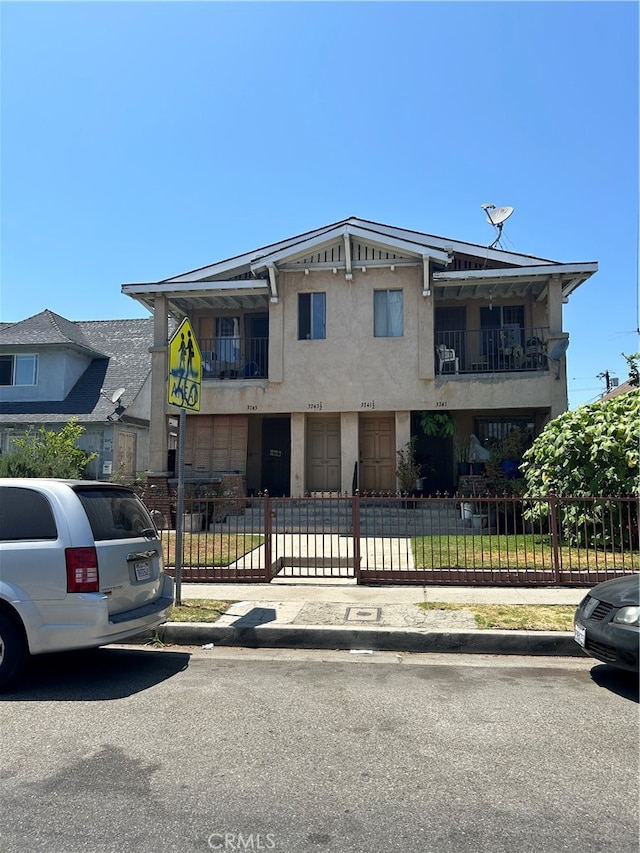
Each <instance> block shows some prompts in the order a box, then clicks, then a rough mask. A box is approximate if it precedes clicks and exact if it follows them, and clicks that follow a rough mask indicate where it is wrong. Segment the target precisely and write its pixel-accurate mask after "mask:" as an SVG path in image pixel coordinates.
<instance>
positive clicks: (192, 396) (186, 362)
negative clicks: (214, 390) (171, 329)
mask: <svg viewBox="0 0 640 853" xmlns="http://www.w3.org/2000/svg"><path fill="white" fill-rule="evenodd" d="M201 373H202V356H201V355H200V347H199V346H198V342H197V340H196V336H195V335H194V334H193V329H192V328H191V323H190V322H189V321H188V320H187V319H186V318H185V319H184V320H183V321H182V323H180V326H179V327H178V330H177V332H176V333H175V335H174V336H173V337H172V338H171V340H170V341H169V381H168V383H167V400H168V401H169V403H170V404H171V405H172V406H180V408H182V409H192V410H193V411H194V412H199V411H200V377H201Z"/></svg>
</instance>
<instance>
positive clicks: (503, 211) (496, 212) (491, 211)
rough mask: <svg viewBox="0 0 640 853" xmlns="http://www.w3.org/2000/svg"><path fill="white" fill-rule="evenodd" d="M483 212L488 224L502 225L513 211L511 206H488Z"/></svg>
mask: <svg viewBox="0 0 640 853" xmlns="http://www.w3.org/2000/svg"><path fill="white" fill-rule="evenodd" d="M483 207H484V205H483ZM485 212H486V214H487V222H488V223H489V225H502V223H503V222H505V221H506V220H507V219H508V218H509V217H510V216H511V214H512V213H513V208H512V207H492V206H488V207H486V208H485Z"/></svg>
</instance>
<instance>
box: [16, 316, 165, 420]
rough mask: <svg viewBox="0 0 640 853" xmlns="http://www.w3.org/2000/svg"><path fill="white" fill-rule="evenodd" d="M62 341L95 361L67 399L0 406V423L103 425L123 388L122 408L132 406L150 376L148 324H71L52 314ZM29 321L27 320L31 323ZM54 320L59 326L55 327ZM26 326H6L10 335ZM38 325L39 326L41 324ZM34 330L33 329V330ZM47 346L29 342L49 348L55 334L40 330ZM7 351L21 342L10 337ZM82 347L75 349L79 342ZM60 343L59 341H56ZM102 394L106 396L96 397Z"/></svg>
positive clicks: (145, 321) (142, 321) (29, 328)
mask: <svg viewBox="0 0 640 853" xmlns="http://www.w3.org/2000/svg"><path fill="white" fill-rule="evenodd" d="M46 314H52V312H47V311H43V312H42V314H38V315H36V318H42V317H43V316H44V315H46ZM53 316H54V317H55V318H56V324H57V325H58V326H59V329H61V330H64V331H61V332H60V334H62V335H63V337H64V338H65V340H67V341H69V342H75V343H76V344H77V345H82V346H84V348H85V349H86V350H88V354H89V355H90V356H91V354H93V355H94V357H93V358H92V360H91V362H90V364H89V366H88V367H87V369H86V370H85V372H84V373H83V374H82V376H81V377H80V378H79V379H78V381H77V382H76V384H75V385H74V387H73V388H72V389H71V391H70V392H69V394H68V395H67V397H66V399H64V400H60V401H46V400H37V401H32V402H18V401H15V402H0V423H4V424H11V423H34V424H44V423H62V422H65V421H68V420H69V419H70V418H71V417H77V419H78V421H79V422H80V423H84V424H86V423H95V422H98V423H99V422H104V421H106V420H107V416H108V415H111V414H112V413H113V411H114V409H115V405H114V403H112V402H111V400H110V399H109V397H110V395H111V393H113V392H114V391H115V390H116V389H117V388H124V389H125V393H124V394H123V396H122V399H121V401H120V402H121V404H122V405H123V406H124V407H125V408H126V407H127V406H128V405H131V403H132V402H133V401H134V400H135V398H136V397H137V395H138V394H139V393H140V390H141V388H142V386H143V384H144V382H145V380H146V379H147V377H148V376H149V373H150V371H151V356H150V354H149V347H151V346H152V344H153V318H152V317H149V318H145V319H136V320H86V321H76V322H72V321H70V320H65V318H64V317H60V315H58V314H53ZM36 318H29V319H36ZM58 320H62V321H63V323H62V324H59V323H58ZM27 322H28V321H21V322H19V323H11V324H7V325H8V326H10V327H11V329H13V331H14V332H15V331H16V330H17V329H18V327H24V325H25V323H27ZM40 322H42V321H40V320H39V321H38V323H40ZM35 325H37V324H35ZM26 328H27V335H28V336H29V337H30V336H31V335H32V332H33V325H32V324H28V325H27V327H26ZM42 328H43V331H44V333H45V336H46V337H47V341H45V342H41V341H40V342H39V341H37V340H35V339H31V340H30V341H28V343H29V346H30V347H32V348H35V347H36V346H37V344H38V343H46V344H47V345H50V344H51V343H54V342H55V341H53V340H52V337H53V336H54V335H55V332H52V331H51V330H50V329H48V328H47V323H46V322H44V323H43V325H42ZM7 331H8V329H7V327H6V326H5V328H0V342H1V344H4V338H3V333H5V332H7ZM10 339H11V340H12V341H14V340H15V341H16V342H15V343H12V344H11V345H12V346H14V347H15V346H20V345H21V344H23V343H25V341H24V340H23V339H22V338H21V337H20V336H15V335H14V336H11V337H10ZM80 341H82V342H84V343H83V344H79V343H78V342H80ZM58 342H60V341H58ZM101 389H104V390H105V394H106V396H105V394H101V393H100V391H101Z"/></svg>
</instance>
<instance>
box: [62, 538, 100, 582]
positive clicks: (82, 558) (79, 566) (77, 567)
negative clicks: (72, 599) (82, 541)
mask: <svg viewBox="0 0 640 853" xmlns="http://www.w3.org/2000/svg"><path fill="white" fill-rule="evenodd" d="M65 558H66V561H67V592H98V591H99V588H100V587H99V585H100V581H99V578H98V553H97V551H96V549H95V548H67V549H66V550H65Z"/></svg>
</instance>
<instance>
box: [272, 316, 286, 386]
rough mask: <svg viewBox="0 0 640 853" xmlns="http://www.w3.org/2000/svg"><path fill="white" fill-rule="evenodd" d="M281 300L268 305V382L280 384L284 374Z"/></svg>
mask: <svg viewBox="0 0 640 853" xmlns="http://www.w3.org/2000/svg"><path fill="white" fill-rule="evenodd" d="M284 334H285V333H284V306H283V300H282V299H280V300H279V301H278V302H274V301H273V300H272V301H271V304H270V305H269V382H282V379H283V374H284V367H283V364H284Z"/></svg>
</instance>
